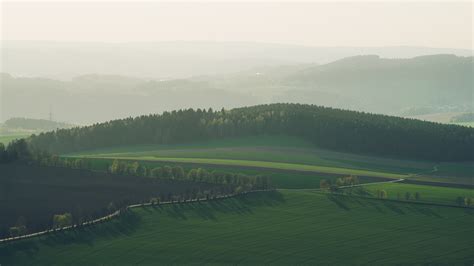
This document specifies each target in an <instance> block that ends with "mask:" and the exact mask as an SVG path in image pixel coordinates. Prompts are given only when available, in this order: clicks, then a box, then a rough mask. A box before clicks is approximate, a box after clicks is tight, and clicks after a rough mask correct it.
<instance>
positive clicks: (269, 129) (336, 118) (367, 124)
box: [28, 104, 474, 161]
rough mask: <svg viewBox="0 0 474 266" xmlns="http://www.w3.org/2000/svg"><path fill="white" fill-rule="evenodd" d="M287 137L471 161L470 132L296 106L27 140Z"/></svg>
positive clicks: (80, 145)
mask: <svg viewBox="0 0 474 266" xmlns="http://www.w3.org/2000/svg"><path fill="white" fill-rule="evenodd" d="M257 135H289V136H296V137H301V138H304V139H306V140H308V141H311V142H313V143H314V144H316V145H317V146H319V147H322V148H328V149H333V150H340V151H346V152H353V153H367V154H373V155H387V156H395V157H403V158H415V159H427V160H435V161H461V160H463V161H466V160H474V153H473V152H472V151H473V150H474V129H472V128H468V127H461V126H455V125H443V124H438V123H432V122H425V121H419V120H414V119H405V118H399V117H391V116H385V115H375V114H368V113H363V112H354V111H345V110H340V109H333V108H326V107H319V106H314V105H302V104H270V105H259V106H253V107H245V108H236V109H232V110H221V111H214V110H212V109H209V110H201V109H197V110H193V109H187V110H179V111H172V112H164V113H163V114H161V115H147V116H140V117H136V118H127V119H121V120H114V121H110V122H106V123H101V124H95V125H92V126H87V127H77V128H71V129H58V130H56V131H53V132H48V133H41V134H39V135H36V136H32V137H31V138H29V140H28V143H29V144H30V147H31V150H32V151H44V150H45V151H49V152H51V153H65V152H74V151H80V150H88V149H97V148H104V147H113V146H118V145H135V144H171V143H183V142H192V141H201V140H209V139H216V138H228V137H243V136H257Z"/></svg>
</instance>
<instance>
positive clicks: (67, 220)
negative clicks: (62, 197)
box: [53, 212, 72, 228]
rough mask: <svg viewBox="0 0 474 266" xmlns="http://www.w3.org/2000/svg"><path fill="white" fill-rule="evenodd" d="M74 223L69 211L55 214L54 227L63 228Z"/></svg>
mask: <svg viewBox="0 0 474 266" xmlns="http://www.w3.org/2000/svg"><path fill="white" fill-rule="evenodd" d="M71 225H72V214H71V213H69V212H67V213H63V214H55V215H54V216H53V228H63V227H66V226H71Z"/></svg>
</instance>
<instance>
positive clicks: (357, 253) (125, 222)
mask: <svg viewBox="0 0 474 266" xmlns="http://www.w3.org/2000/svg"><path fill="white" fill-rule="evenodd" d="M472 215H473V213H472V210H468V209H459V208H452V207H436V206H427V205H418V204H410V203H394V202H387V201H380V200H371V199H358V198H350V197H341V196H334V195H328V194H320V193H316V192H310V191H292V190H282V191H277V192H264V193H255V194H250V195H247V196H241V197H238V198H232V199H226V200H222V201H211V202H209V203H202V202H201V203H191V204H180V205H171V206H162V207H155V208H153V207H145V208H138V209H133V210H132V211H131V213H130V214H129V215H126V216H122V217H121V218H120V219H118V220H114V221H111V222H108V223H104V224H101V225H97V226H94V227H90V228H83V229H78V230H74V231H68V232H62V233H56V234H52V235H49V236H43V237H40V238H33V239H28V240H22V241H18V242H14V243H10V244H8V245H5V246H2V248H1V249H0V256H1V257H2V261H3V262H4V263H7V264H23V263H28V264H30V263H33V264H35V265H51V264H68V265H76V264H77V265H84V264H91V263H92V264H153V263H156V262H157V261H159V262H160V263H163V264H176V263H177V264H189V263H198V264H274V263H282V264H295V263H296V264H353V263H358V264H368V263H370V264H384V265H388V264H390V265H392V264H413V263H415V264H418V263H419V264H425V263H427V264H449V265H463V264H470V263H472V261H473V260H474V257H473V254H472V249H471V246H472V227H471V222H472ZM341 243H344V244H343V245H341ZM342 254H343V256H342Z"/></svg>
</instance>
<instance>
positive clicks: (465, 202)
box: [456, 197, 474, 207]
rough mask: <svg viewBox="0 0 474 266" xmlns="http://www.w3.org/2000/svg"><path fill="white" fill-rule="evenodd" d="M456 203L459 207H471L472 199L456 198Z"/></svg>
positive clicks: (473, 202) (473, 200)
mask: <svg viewBox="0 0 474 266" xmlns="http://www.w3.org/2000/svg"><path fill="white" fill-rule="evenodd" d="M456 203H457V204H458V205H459V206H466V207H471V206H474V198H471V197H457V198H456Z"/></svg>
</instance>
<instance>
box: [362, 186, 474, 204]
mask: <svg viewBox="0 0 474 266" xmlns="http://www.w3.org/2000/svg"><path fill="white" fill-rule="evenodd" d="M364 188H365V189H366V190H367V191H368V192H369V193H371V194H372V195H376V191H377V190H382V189H383V190H385V191H386V192H387V198H389V199H397V197H398V193H400V196H401V197H402V199H405V193H407V192H409V193H410V195H411V197H410V200H415V198H414V196H415V193H416V192H418V193H420V200H419V201H422V202H434V203H444V204H456V198H457V197H470V198H474V190H473V189H459V188H446V187H436V186H424V185H412V184H403V183H390V184H377V185H370V186H365V187H364Z"/></svg>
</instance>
